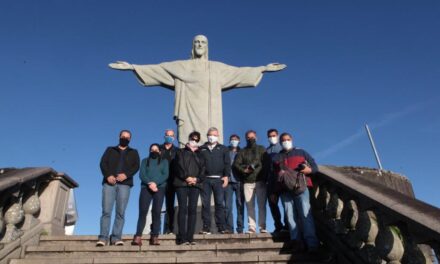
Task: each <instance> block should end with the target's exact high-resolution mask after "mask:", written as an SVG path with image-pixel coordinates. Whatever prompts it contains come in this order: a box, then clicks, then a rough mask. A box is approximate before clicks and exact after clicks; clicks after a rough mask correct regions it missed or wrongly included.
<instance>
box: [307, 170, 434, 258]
mask: <svg viewBox="0 0 440 264" xmlns="http://www.w3.org/2000/svg"><path fill="white" fill-rule="evenodd" d="M313 181H314V187H313V190H312V195H311V196H312V198H311V200H312V207H313V211H314V212H313V213H314V216H315V221H316V225H317V229H318V234H319V236H320V239H321V240H322V241H323V242H324V243H325V244H327V245H329V246H330V247H332V249H333V250H332V251H333V252H335V257H336V258H337V260H338V263H392V264H397V263H411V264H412V263H414V264H416V263H417V264H418V263H434V258H437V261H438V258H439V254H440V247H439V245H440V209H439V208H436V207H433V206H430V205H428V204H426V203H424V202H422V201H419V200H417V199H415V198H414V194H413V192H412V189H411V185H410V184H409V182H408V180H407V179H406V178H404V177H403V176H400V175H397V174H393V173H391V172H384V173H382V176H379V175H377V174H376V173H375V171H374V170H371V169H354V168H343V167H330V166H320V173H319V174H318V175H316V176H315V178H314V179H313ZM432 249H433V250H432ZM433 251H434V252H435V256H434V254H433Z"/></svg>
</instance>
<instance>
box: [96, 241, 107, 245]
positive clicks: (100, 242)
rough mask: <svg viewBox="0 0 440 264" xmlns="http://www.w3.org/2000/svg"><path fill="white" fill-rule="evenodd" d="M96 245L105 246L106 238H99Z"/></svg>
mask: <svg viewBox="0 0 440 264" xmlns="http://www.w3.org/2000/svg"><path fill="white" fill-rule="evenodd" d="M96 246H97V247H103V246H105V241H104V240H98V242H96Z"/></svg>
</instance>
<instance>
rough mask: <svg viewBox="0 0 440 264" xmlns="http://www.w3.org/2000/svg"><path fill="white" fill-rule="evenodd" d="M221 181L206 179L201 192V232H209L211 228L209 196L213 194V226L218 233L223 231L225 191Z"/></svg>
mask: <svg viewBox="0 0 440 264" xmlns="http://www.w3.org/2000/svg"><path fill="white" fill-rule="evenodd" d="M222 184H223V181H222V180H221V179H219V178H206V179H205V180H204V181H203V190H202V220H203V230H205V231H209V230H210V227H211V194H212V193H213V192H214V205H215V224H216V225H217V229H218V231H223V230H225V227H224V225H225V206H224V205H223V203H224V201H225V198H224V197H225V191H224V189H223V186H222Z"/></svg>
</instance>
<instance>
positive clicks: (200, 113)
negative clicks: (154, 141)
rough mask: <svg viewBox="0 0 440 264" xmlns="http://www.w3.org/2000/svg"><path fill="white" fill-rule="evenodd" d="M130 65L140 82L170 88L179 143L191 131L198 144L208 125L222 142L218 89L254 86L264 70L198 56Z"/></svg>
mask: <svg viewBox="0 0 440 264" xmlns="http://www.w3.org/2000/svg"><path fill="white" fill-rule="evenodd" d="M133 66H134V72H135V74H136V76H137V78H138V80H139V82H140V83H141V84H142V85H144V86H163V87H165V88H168V89H171V90H174V93H175V97H174V119H175V120H176V123H177V131H178V140H179V143H180V145H181V146H182V144H184V143H186V142H187V140H188V135H189V134H190V133H191V132H192V131H194V130H196V131H198V132H200V134H201V143H203V142H205V141H206V132H207V131H208V129H209V128H210V127H216V128H217V129H218V130H219V133H220V137H219V142H220V143H223V111H222V94H221V93H222V91H226V90H228V89H233V88H238V87H255V86H257V85H258V83H259V82H260V80H261V78H262V77H263V73H262V72H263V70H264V67H234V66H229V65H226V64H223V63H221V62H216V61H208V60H198V59H195V60H181V61H173V62H164V63H160V64H155V65H133Z"/></svg>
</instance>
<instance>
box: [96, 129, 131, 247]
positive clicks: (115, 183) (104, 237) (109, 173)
mask: <svg viewBox="0 0 440 264" xmlns="http://www.w3.org/2000/svg"><path fill="white" fill-rule="evenodd" d="M130 140H131V132H130V131H128V130H122V131H121V132H120V133H119V144H118V145H117V146H114V147H108V148H107V149H106V150H105V152H104V155H102V158H101V163H100V167H101V171H102V175H103V176H104V178H103V179H102V216H101V224H100V233H99V237H98V242H97V243H96V246H98V247H102V246H105V244H106V243H107V242H110V244H114V245H116V246H123V245H124V242H123V241H122V239H121V236H122V229H123V227H124V221H125V209H126V208H127V203H128V198H129V197H130V188H131V187H132V186H133V175H134V174H135V173H136V172H137V171H138V170H139V154H138V152H137V150H136V149H133V148H130V147H129V146H128V143H129V142H130ZM115 203H116V215H115V222H114V224H113V230H112V234H111V236H110V237H109V233H110V222H111V215H112V211H113V207H114V206H115Z"/></svg>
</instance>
